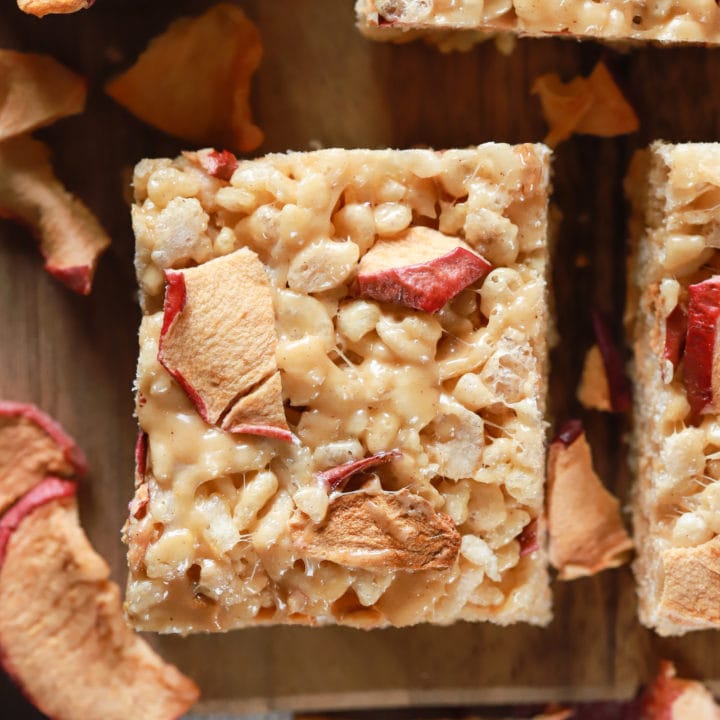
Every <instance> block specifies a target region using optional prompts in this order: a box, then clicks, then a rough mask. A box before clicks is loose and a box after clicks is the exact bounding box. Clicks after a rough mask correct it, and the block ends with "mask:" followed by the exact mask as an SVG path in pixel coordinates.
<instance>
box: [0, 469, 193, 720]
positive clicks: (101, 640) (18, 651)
mask: <svg viewBox="0 0 720 720" xmlns="http://www.w3.org/2000/svg"><path fill="white" fill-rule="evenodd" d="M74 495H75V483H72V482H68V481H66V480H60V479H58V478H53V477H49V478H47V479H46V480H45V481H44V482H42V483H41V484H40V485H37V486H36V487H35V488H34V489H33V490H31V491H30V492H29V493H28V494H27V495H25V497H24V498H23V499H22V500H21V501H20V502H19V503H17V505H15V506H14V507H13V508H12V509H11V510H9V511H8V512H7V513H6V514H5V515H4V516H3V517H2V518H1V519H0V664H1V665H2V666H3V667H4V668H5V670H6V671H7V673H8V674H9V675H10V677H12V678H13V679H14V680H15V681H16V682H17V684H18V685H19V686H20V687H21V688H22V690H23V692H24V693H25V695H26V696H27V697H28V698H29V699H30V700H31V701H32V702H33V703H34V704H35V705H36V706H37V707H38V708H39V709H40V710H42V712H43V713H45V714H46V715H48V716H50V717H53V718H56V720H101V719H102V720H120V719H122V720H124V719H125V718H128V717H131V716H132V715H133V712H136V711H137V710H138V708H141V709H142V717H147V718H167V719H168V720H169V719H170V718H176V717H179V716H180V715H182V714H183V713H184V712H185V711H186V710H187V709H188V708H189V707H190V706H191V705H192V704H193V703H194V702H195V701H196V700H197V697H198V689H197V687H196V686H195V684H194V683H193V682H192V681H191V680H189V679H188V678H186V677H185V676H184V675H182V674H181V673H180V671H179V670H177V668H175V667H173V666H172V665H169V664H167V663H165V662H164V661H163V660H162V659H161V658H160V657H159V656H158V655H156V654H155V653H154V652H153V650H152V649H151V648H150V647H149V646H148V645H147V644H146V643H145V641H144V640H142V639H141V638H140V636H139V635H136V634H135V633H134V632H133V631H132V629H131V628H130V626H129V625H128V624H127V621H126V620H125V617H124V615H123V611H122V606H121V603H120V591H119V588H118V586H117V585H116V584H115V583H113V582H111V581H110V580H109V568H108V566H107V564H106V563H105V561H104V560H103V559H102V558H101V557H100V556H99V555H98V554H97V553H96V552H95V551H94V550H93V548H92V546H91V545H90V543H89V542H88V539H87V537H86V536H85V534H84V533H83V531H82V529H81V527H80V525H79V524H78V515H77V507H76V503H75V499H74Z"/></svg>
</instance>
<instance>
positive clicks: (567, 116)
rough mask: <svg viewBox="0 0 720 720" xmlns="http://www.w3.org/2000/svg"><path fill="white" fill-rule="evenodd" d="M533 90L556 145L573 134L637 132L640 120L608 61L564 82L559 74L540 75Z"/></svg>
mask: <svg viewBox="0 0 720 720" xmlns="http://www.w3.org/2000/svg"><path fill="white" fill-rule="evenodd" d="M532 93H533V94H534V95H538V96H539V97H540V104H541V106H542V111H543V115H544V116H545V120H546V121H547V123H548V125H549V127H550V132H549V133H548V134H547V136H546V137H545V143H546V144H548V145H549V146H550V147H555V146H556V145H557V144H558V143H560V142H562V141H563V140H567V139H568V138H569V137H570V135H572V134H573V133H579V134H585V135H598V136H600V137H614V136H615V135H625V134H627V133H631V132H635V131H636V130H637V129H638V127H639V125H640V123H639V121H638V118H637V115H636V114H635V111H634V110H633V108H632V106H631V105H630V104H629V103H628V101H627V100H626V99H625V98H624V97H623V94H622V92H620V89H619V88H618V86H617V85H616V83H615V81H614V80H613V77H612V75H611V74H610V72H609V71H608V69H607V67H606V65H605V63H603V62H602V61H601V62H599V63H598V64H597V65H596V66H595V68H594V69H593V71H592V73H591V74H590V76H589V77H587V78H583V77H576V78H573V79H572V80H571V81H570V82H569V83H564V82H563V81H562V80H560V77H559V76H558V75H557V74H556V73H548V74H546V75H540V77H538V78H537V79H536V80H535V82H534V83H533V87H532Z"/></svg>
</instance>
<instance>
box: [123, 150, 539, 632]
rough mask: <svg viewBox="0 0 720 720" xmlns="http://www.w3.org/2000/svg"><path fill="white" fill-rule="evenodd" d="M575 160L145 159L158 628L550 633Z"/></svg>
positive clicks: (374, 155) (143, 606)
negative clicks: (566, 210)
mask: <svg viewBox="0 0 720 720" xmlns="http://www.w3.org/2000/svg"><path fill="white" fill-rule="evenodd" d="M549 162H550V151H549V150H548V149H547V148H545V147H544V146H542V145H529V144H528V145H518V146H509V145H501V144H492V143H491V144H486V145H481V146H479V147H473V148H469V149H463V150H447V151H444V152H434V151H431V150H404V151H394V150H338V149H329V150H320V151H316V152H308V153H288V154H275V155H268V156H266V157H263V158H260V159H257V160H247V161H239V162H238V161H236V159H235V158H234V157H233V156H232V155H230V154H229V153H226V152H223V153H220V152H216V151H211V150H204V151H199V152H197V153H184V154H183V156H181V157H179V158H177V159H176V160H168V159H161V160H143V161H141V162H140V163H139V164H138V166H137V168H136V170H135V177H134V187H135V204H134V206H133V209H132V216H133V226H134V231H135V236H136V241H137V247H136V267H137V274H138V280H139V284H140V297H141V305H142V309H143V318H142V324H141V328H140V355H139V362H138V370H137V381H136V391H137V394H136V412H137V417H138V421H139V425H140V435H139V439H138V445H137V448H136V460H137V470H136V492H135V497H134V499H133V502H132V503H131V506H130V516H129V519H128V522H127V524H126V526H125V529H124V540H125V542H126V543H127V545H128V560H129V567H130V576H129V583H128V590H127V599H126V609H127V612H128V614H129V616H130V618H131V620H132V622H133V623H134V625H135V626H136V627H137V628H139V629H143V630H155V631H160V632H177V633H191V632H199V631H213V632H216V631H225V630H230V629H232V628H237V627H243V626H248V625H257V624H273V623H299V624H308V625H321V624H333V623H336V624H342V625H350V626H355V627H360V628H374V627H383V626H405V625H413V624H416V623H420V622H429V623H437V624H448V623H452V622H454V621H456V620H460V619H464V620H489V621H492V622H495V623H499V624H503V625H504V624H508V623H513V622H517V621H526V622H529V623H534V624H539V625H542V624H545V623H547V622H548V621H549V619H550V593H549V589H548V575H547V556H546V551H545V548H544V536H545V531H544V525H543V521H542V512H543V480H544V463H545V431H546V426H545V421H544V408H545V395H546V384H547V377H546V375H547V367H546V366H547V362H546V355H547V350H546V332H547V326H548V304H547V283H546V269H547V253H548V250H547V238H546V236H547V206H548V193H549Z"/></svg>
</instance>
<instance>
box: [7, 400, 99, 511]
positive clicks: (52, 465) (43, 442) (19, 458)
mask: <svg viewBox="0 0 720 720" xmlns="http://www.w3.org/2000/svg"><path fill="white" fill-rule="evenodd" d="M86 472H87V461H86V460H85V456H84V455H83V453H82V451H81V450H80V448H79V447H78V446H77V445H76V444H75V441H74V440H73V439H72V438H71V437H70V436H69V435H67V434H66V433H65V431H64V430H63V429H62V428H61V427H60V426H59V425H58V424H57V423H56V422H55V421H54V420H53V419H52V418H51V417H49V416H47V415H46V414H45V413H43V412H42V411H40V410H39V409H38V408H36V407H35V406H34V405H27V404H24V403H16V402H7V401H0V512H2V511H3V510H4V509H5V508H6V507H9V506H10V505H11V504H12V503H14V502H15V501H16V500H17V499H18V498H19V497H22V496H23V495H24V494H25V493H26V492H28V491H29V490H31V489H32V488H33V487H35V486H36V485H37V484H38V483H40V482H42V481H43V479H44V478H45V477H46V476H47V475H66V476H69V475H78V476H80V475H84V474H85V473H86Z"/></svg>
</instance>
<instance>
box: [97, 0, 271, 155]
mask: <svg viewBox="0 0 720 720" xmlns="http://www.w3.org/2000/svg"><path fill="white" fill-rule="evenodd" d="M261 58H262V42H261V38H260V32H259V31H258V29H257V27H256V26H255V25H254V24H253V23H252V22H251V21H250V20H249V19H248V17H247V16H246V15H245V13H244V12H243V11H242V10H241V9H240V8H239V7H237V6H236V5H233V4H231V3H228V2H224V3H217V4H215V5H213V6H211V7H210V8H209V9H208V10H206V11H205V12H204V13H203V14H202V15H200V16H198V17H181V18H178V19H177V20H175V21H174V22H172V23H171V24H170V25H169V27H168V28H167V29H166V30H165V31H164V32H162V33H161V34H160V35H157V36H156V37H155V38H153V39H152V40H151V41H150V43H149V44H148V46H147V48H146V49H145V50H144V52H143V53H142V54H141V55H140V56H139V57H138V58H137V60H136V62H135V64H134V65H133V66H132V67H130V68H128V69H127V70H126V71H125V72H124V73H122V74H121V75H119V76H118V77H116V78H114V79H113V80H111V81H110V82H109V83H108V84H107V85H106V87H105V90H106V92H107V93H108V95H110V97H112V98H113V99H114V100H116V101H117V102H118V103H120V104H121V105H123V106H124V107H125V108H127V109H128V110H129V111H130V112H131V113H133V114H134V115H135V116H136V117H138V118H140V120H143V121H144V122H146V123H148V124H149V125H152V126H153V127H156V128H159V129H160V130H162V131H163V132H166V133H168V134H170V135H174V136H175V137H179V138H182V139H183V140H187V141H189V142H191V143H195V144H197V145H200V146H201V147H202V146H208V145H211V146H212V145H214V146H219V147H228V148H232V149H234V150H242V151H243V152H249V151H251V150H254V149H255V148H256V147H257V146H258V145H260V143H261V142H262V140H263V133H262V131H261V130H260V129H259V128H258V127H256V126H255V125H254V124H253V122H252V117H251V109H250V83H251V79H252V76H253V74H254V73H255V70H256V69H257V67H258V66H259V64H260V59H261Z"/></svg>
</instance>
